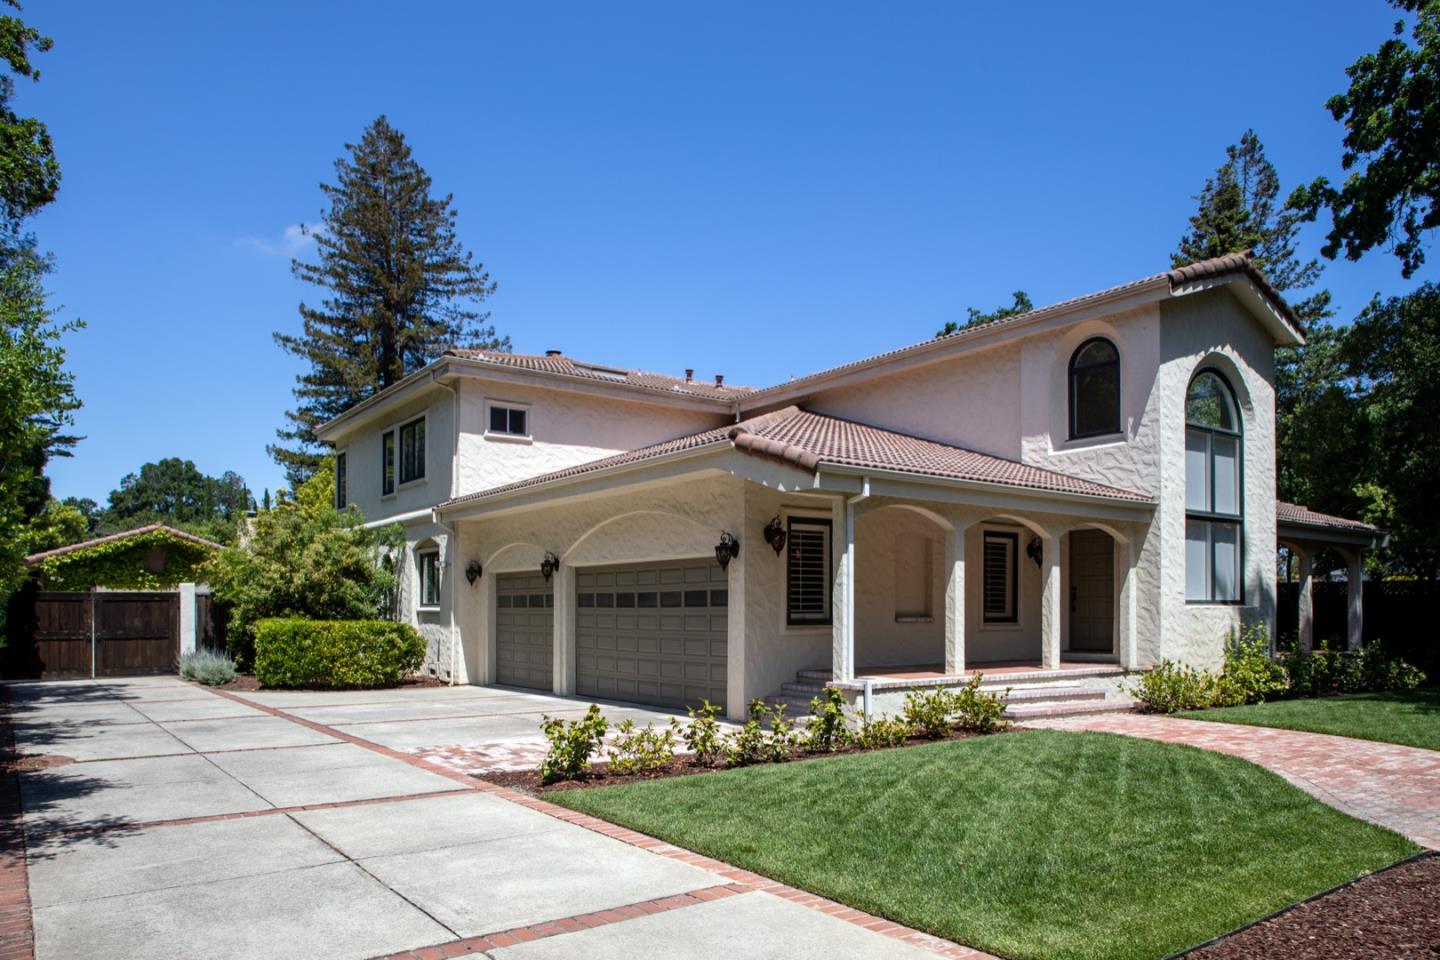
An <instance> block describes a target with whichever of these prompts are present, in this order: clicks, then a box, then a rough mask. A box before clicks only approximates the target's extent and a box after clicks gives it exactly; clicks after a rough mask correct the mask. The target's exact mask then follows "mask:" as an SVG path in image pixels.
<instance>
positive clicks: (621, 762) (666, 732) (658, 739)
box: [610, 717, 680, 774]
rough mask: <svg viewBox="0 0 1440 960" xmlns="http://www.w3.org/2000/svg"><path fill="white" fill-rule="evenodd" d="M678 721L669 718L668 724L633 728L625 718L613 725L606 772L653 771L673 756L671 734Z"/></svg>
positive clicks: (677, 725) (672, 738)
mask: <svg viewBox="0 0 1440 960" xmlns="http://www.w3.org/2000/svg"><path fill="white" fill-rule="evenodd" d="M679 729H680V723H679V721H677V720H676V719H675V718H674V717H671V718H670V726H668V727H664V728H661V729H659V730H656V729H655V725H654V724H653V723H647V724H645V726H643V727H637V726H636V725H635V721H634V720H630V719H628V718H627V719H625V720H622V721H620V725H619V726H617V727H616V728H615V733H616V735H615V738H614V739H613V740H612V741H611V743H610V772H611V773H616V774H628V773H654V772H655V771H656V770H662V769H664V768H665V767H666V766H667V765H669V763H670V761H671V760H674V759H675V735H676V733H677V732H679Z"/></svg>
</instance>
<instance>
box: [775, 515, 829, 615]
mask: <svg viewBox="0 0 1440 960" xmlns="http://www.w3.org/2000/svg"><path fill="white" fill-rule="evenodd" d="M786 558H787V559H786V568H785V575H786V591H785V622H786V623H787V624H789V625H790V626H792V627H795V626H823V625H825V624H828V623H830V521H829V520H810V519H806V518H804V517H791V518H790V523H789V530H788V532H787V536H786Z"/></svg>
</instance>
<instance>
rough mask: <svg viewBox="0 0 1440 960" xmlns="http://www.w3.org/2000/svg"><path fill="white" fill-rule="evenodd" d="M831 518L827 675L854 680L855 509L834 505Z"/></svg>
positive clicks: (851, 505) (836, 678)
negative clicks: (832, 541)
mask: <svg viewBox="0 0 1440 960" xmlns="http://www.w3.org/2000/svg"><path fill="white" fill-rule="evenodd" d="M832 516H833V517H834V524H833V526H834V531H835V532H834V539H835V557H836V560H837V561H838V562H837V563H836V565H835V581H834V585H833V587H832V589H831V591H830V593H831V596H830V608H831V627H830V644H831V650H830V673H831V677H832V679H835V680H840V681H844V680H853V679H855V506H854V504H851V503H848V502H845V501H843V500H842V501H837V502H836V504H835V509H834V511H833V513H832Z"/></svg>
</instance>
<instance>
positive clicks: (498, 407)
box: [486, 403, 530, 437]
mask: <svg viewBox="0 0 1440 960" xmlns="http://www.w3.org/2000/svg"><path fill="white" fill-rule="evenodd" d="M486 432H487V433H491V434H499V435H501V436H507V437H528V436H530V411H529V410H528V409H526V408H525V407H521V406H516V405H514V404H505V403H492V404H490V427H489V429H488V430H487V431H486Z"/></svg>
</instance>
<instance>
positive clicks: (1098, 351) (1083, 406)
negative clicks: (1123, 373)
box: [1070, 337, 1120, 440]
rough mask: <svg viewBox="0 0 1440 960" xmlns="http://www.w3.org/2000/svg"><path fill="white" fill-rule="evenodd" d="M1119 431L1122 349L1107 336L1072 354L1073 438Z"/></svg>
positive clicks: (1084, 344) (1071, 432) (1071, 405)
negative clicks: (1119, 349)
mask: <svg viewBox="0 0 1440 960" xmlns="http://www.w3.org/2000/svg"><path fill="white" fill-rule="evenodd" d="M1119 432H1120V351H1118V350H1116V349H1115V344H1113V343H1111V342H1110V341H1109V340H1106V339H1105V338H1104V337H1095V338H1093V339H1090V340H1086V341H1085V342H1084V343H1082V344H1080V347H1079V349H1077V350H1076V351H1075V353H1074V354H1072V355H1071V357H1070V438H1071V439H1072V440H1077V439H1080V438H1081V437H1098V436H1102V435H1104V434H1107V433H1119Z"/></svg>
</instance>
